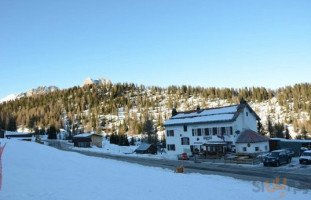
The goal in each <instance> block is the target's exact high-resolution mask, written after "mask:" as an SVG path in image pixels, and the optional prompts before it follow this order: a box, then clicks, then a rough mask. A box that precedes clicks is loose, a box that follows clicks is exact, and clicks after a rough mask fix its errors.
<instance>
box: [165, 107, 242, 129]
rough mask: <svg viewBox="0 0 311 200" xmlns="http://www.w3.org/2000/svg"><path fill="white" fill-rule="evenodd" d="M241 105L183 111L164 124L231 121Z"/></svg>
mask: <svg viewBox="0 0 311 200" xmlns="http://www.w3.org/2000/svg"><path fill="white" fill-rule="evenodd" d="M238 107H239V105H234V106H227V107H220V108H211V109H204V110H198V111H190V112H181V113H178V114H177V115H175V116H173V117H171V118H170V119H169V120H167V121H166V122H165V123H164V125H165V126H167V125H175V124H184V123H187V124H190V123H201V122H219V121H230V120H233V119H234V116H235V115H236V113H237V112H238Z"/></svg>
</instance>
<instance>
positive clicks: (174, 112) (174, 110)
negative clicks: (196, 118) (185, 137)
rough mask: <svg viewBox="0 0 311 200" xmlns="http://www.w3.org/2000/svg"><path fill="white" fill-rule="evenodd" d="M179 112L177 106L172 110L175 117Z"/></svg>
mask: <svg viewBox="0 0 311 200" xmlns="http://www.w3.org/2000/svg"><path fill="white" fill-rule="evenodd" d="M177 114H178V112H177V110H176V108H173V110H172V117H174V116H175V115H177Z"/></svg>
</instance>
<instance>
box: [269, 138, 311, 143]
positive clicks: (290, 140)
mask: <svg viewBox="0 0 311 200" xmlns="http://www.w3.org/2000/svg"><path fill="white" fill-rule="evenodd" d="M270 140H280V141H282V142H301V143H311V140H297V139H296V140H294V139H293V140H292V139H285V138H270Z"/></svg>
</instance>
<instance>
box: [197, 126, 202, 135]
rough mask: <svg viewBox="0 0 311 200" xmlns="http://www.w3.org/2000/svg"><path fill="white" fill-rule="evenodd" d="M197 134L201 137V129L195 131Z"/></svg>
mask: <svg viewBox="0 0 311 200" xmlns="http://www.w3.org/2000/svg"><path fill="white" fill-rule="evenodd" d="M197 132H198V136H201V135H202V129H200V128H198V129H197Z"/></svg>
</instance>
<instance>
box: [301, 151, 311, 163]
mask: <svg viewBox="0 0 311 200" xmlns="http://www.w3.org/2000/svg"><path fill="white" fill-rule="evenodd" d="M299 163H300V164H303V163H306V164H311V150H308V151H305V152H303V153H302V154H301V156H300V158H299Z"/></svg>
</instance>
